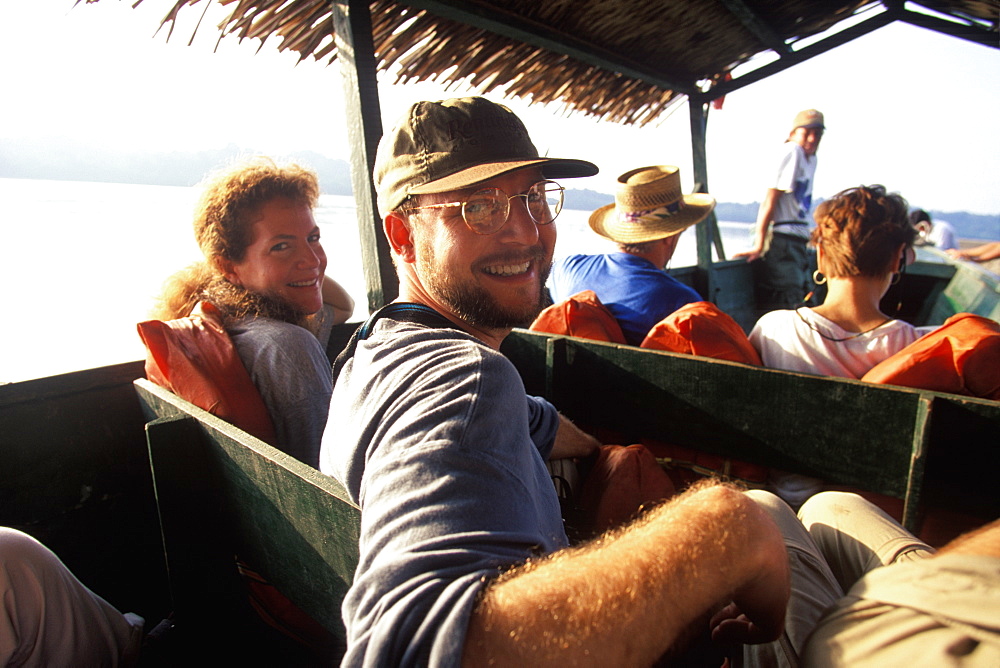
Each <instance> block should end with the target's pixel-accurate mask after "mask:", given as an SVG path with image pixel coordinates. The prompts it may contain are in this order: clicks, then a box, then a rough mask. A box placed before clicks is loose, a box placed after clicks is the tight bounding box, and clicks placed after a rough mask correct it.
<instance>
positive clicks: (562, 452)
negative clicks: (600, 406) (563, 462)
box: [549, 413, 601, 459]
mask: <svg viewBox="0 0 1000 668" xmlns="http://www.w3.org/2000/svg"><path fill="white" fill-rule="evenodd" d="M599 447H601V442H600V441H598V440H597V439H596V438H594V437H593V436H591V435H590V434H588V433H587V432H585V431H583V430H582V429H580V428H579V427H577V426H576V425H575V424H573V423H572V422H570V419H569V418H568V417H566V416H565V415H563V414H562V413H560V414H559V429H558V430H557V431H556V442H555V444H554V445H553V446H552V454H550V455H549V459H565V458H567V457H586V456H587V455H589V454H591V453H592V452H594V450H596V449H597V448H599Z"/></svg>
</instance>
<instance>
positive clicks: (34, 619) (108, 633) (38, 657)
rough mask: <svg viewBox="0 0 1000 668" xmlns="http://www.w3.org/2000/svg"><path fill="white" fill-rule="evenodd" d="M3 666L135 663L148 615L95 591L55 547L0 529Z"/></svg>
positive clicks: (0, 659)
mask: <svg viewBox="0 0 1000 668" xmlns="http://www.w3.org/2000/svg"><path fill="white" fill-rule="evenodd" d="M0 601H3V605H0V666H134V665H136V664H137V663H138V661H139V650H140V646H141V644H142V639H143V619H142V617H139V616H138V615H135V614H133V613H131V612H128V613H125V614H122V613H120V612H118V610H117V609H115V608H114V606H112V605H111V604H110V603H108V602H107V601H105V600H104V599H103V598H101V597H100V596H98V595H97V594H95V593H94V592H92V591H90V590H89V589H88V588H87V587H86V586H85V585H84V584H83V583H82V582H80V581H79V580H78V579H77V578H76V576H75V575H73V573H72V572H70V570H69V569H68V568H66V566H65V565H64V564H63V562H62V561H61V560H60V559H59V557H57V556H56V555H55V554H54V553H53V552H52V551H51V550H49V549H48V548H47V547H45V546H44V545H42V544H41V543H39V542H38V541H37V540H35V539H34V538H32V537H31V536H29V535H27V534H25V533H22V532H20V531H17V530H16V529H11V528H8V527H0Z"/></svg>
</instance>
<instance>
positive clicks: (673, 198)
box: [549, 166, 715, 346]
mask: <svg viewBox="0 0 1000 668" xmlns="http://www.w3.org/2000/svg"><path fill="white" fill-rule="evenodd" d="M714 207H715V199H714V198H713V197H711V196H709V195H705V194H701V193H696V194H693V195H683V194H682V191H681V176H680V171H679V170H678V169H677V167H671V166H653V167H640V168H639V169H633V170H631V171H628V172H626V173H624V174H622V175H621V176H619V177H618V192H617V193H616V194H615V203H614V204H608V205H607V206H603V207H601V208H600V209H598V210H597V211H594V213H592V214H591V216H590V227H591V228H592V229H593V230H594V231H595V232H597V233H598V234H600V235H601V236H602V237H606V238H608V239H611V240H612V241H614V242H615V243H616V244H618V251H619V252H617V253H608V254H602V255H571V256H569V257H566V258H563V259H562V260H560V261H559V262H556V264H555V266H553V268H552V278H551V280H550V281H549V290H550V292H551V294H552V299H553V301H555V302H557V303H558V302H561V301H563V300H565V299H567V298H569V297H570V296H572V295H575V294H577V293H578V292H582V291H583V290H592V291H593V292H595V293H596V294H597V297H598V299H600V301H601V303H602V304H604V305H605V306H607V308H608V310H609V311H611V313H612V315H614V316H615V318H616V319H617V320H618V324H619V325H621V328H622V332H623V333H624V334H625V341H626V342H627V343H629V344H630V345H633V346H638V345H639V344H641V343H642V341H643V339H644V338H646V334H647V333H648V332H649V330H650V329H652V327H653V325H655V324H656V323H658V322H659V321H660V320H662V319H663V318H665V317H666V316H668V315H670V314H671V313H673V312H674V311H676V310H677V309H678V308H680V307H681V306H684V305H685V304H689V303H691V302H697V301H701V297H700V296H699V295H698V293H697V292H695V291H694V290H693V289H692V288H690V287H688V286H686V285H684V284H683V283H681V282H679V281H678V280H676V279H675V278H672V277H671V276H670V275H668V274H667V272H666V271H665V269H664V268H665V267H666V266H667V264H668V263H669V262H670V258H671V257H673V254H674V250H675V249H676V248H677V241H678V239H680V235H681V232H683V231H684V230H686V229H687V228H688V227H690V226H692V225H694V224H695V223H697V222H699V221H701V220H703V219H704V218H705V217H706V216H707V215H708V214H709V213H711V211H712V209H713V208H714Z"/></svg>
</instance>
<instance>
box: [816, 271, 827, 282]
mask: <svg viewBox="0 0 1000 668" xmlns="http://www.w3.org/2000/svg"><path fill="white" fill-rule="evenodd" d="M813 283H815V284H816V285H823V284H824V283H826V276H824V275H823V274H821V273H820V271H819V269H817V270H816V271H814V272H813Z"/></svg>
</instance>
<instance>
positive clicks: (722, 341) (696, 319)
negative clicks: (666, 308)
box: [642, 302, 763, 366]
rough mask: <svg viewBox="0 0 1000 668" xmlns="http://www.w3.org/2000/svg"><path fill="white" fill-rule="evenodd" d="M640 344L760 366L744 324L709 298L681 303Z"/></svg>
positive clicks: (646, 346) (758, 357)
mask: <svg viewBox="0 0 1000 668" xmlns="http://www.w3.org/2000/svg"><path fill="white" fill-rule="evenodd" d="M642 347H643V348H652V349H654V350H667V351H670V352H674V353H686V354H688V355H701V356H702V357H714V358H715V359H720V360H729V361H730V362H742V363H744V364H753V365H755V366H763V362H761V359H760V355H759V354H758V353H757V351H756V350H755V349H754V347H753V345H751V344H750V339H748V338H747V335H746V333H744V331H743V328H742V327H740V326H739V325H738V324H736V321H735V320H733V319H732V318H731V317H730V316H729V315H727V314H726V313H724V312H723V311H722V310H721V309H720V308H719V307H718V306H716V305H715V304H712V303H710V302H693V303H691V304H685V305H684V306H682V307H680V308H679V309H677V310H676V311H674V312H673V313H671V314H670V315H668V316H667V317H666V318H664V319H663V320H661V321H660V322H658V323H656V325H654V326H653V328H652V329H651V330H649V334H647V335H646V338H645V339H644V340H643V342H642Z"/></svg>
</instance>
